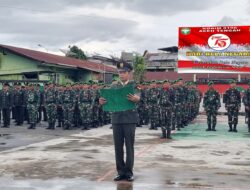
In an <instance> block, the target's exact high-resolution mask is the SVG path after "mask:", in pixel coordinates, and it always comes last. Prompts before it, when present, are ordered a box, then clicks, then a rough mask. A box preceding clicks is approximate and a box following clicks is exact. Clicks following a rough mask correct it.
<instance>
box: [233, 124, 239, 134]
mask: <svg viewBox="0 0 250 190" xmlns="http://www.w3.org/2000/svg"><path fill="white" fill-rule="evenodd" d="M236 128H237V125H234V129H233V132H235V133H237V132H238V131H237V129H236Z"/></svg>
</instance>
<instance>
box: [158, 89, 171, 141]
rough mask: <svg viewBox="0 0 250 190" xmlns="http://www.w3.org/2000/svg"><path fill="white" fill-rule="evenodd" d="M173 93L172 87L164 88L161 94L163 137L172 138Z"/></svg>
mask: <svg viewBox="0 0 250 190" xmlns="http://www.w3.org/2000/svg"><path fill="white" fill-rule="evenodd" d="M172 111H173V105H172V94H171V90H170V89H162V90H161V95H160V113H161V122H160V123H161V130H162V138H168V139H170V138H171V137H170V135H171V121H172ZM166 130H167V133H166Z"/></svg>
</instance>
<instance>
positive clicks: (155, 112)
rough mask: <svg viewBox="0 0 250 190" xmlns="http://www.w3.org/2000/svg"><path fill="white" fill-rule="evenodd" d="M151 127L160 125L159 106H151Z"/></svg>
mask: <svg viewBox="0 0 250 190" xmlns="http://www.w3.org/2000/svg"><path fill="white" fill-rule="evenodd" d="M150 122H151V128H157V126H159V125H160V109H159V107H158V106H153V107H150Z"/></svg>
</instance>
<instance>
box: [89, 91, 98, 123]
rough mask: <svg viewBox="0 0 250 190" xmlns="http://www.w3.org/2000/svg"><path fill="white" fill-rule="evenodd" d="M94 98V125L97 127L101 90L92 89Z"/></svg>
mask: <svg viewBox="0 0 250 190" xmlns="http://www.w3.org/2000/svg"><path fill="white" fill-rule="evenodd" d="M90 92H91V98H92V118H91V121H92V127H94V128H96V127H98V126H99V108H100V106H99V97H100V94H99V91H98V90H97V89H91V91H90Z"/></svg>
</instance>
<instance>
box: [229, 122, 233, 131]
mask: <svg viewBox="0 0 250 190" xmlns="http://www.w3.org/2000/svg"><path fill="white" fill-rule="evenodd" d="M232 131H233V129H232V124H229V130H228V132H232Z"/></svg>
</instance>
